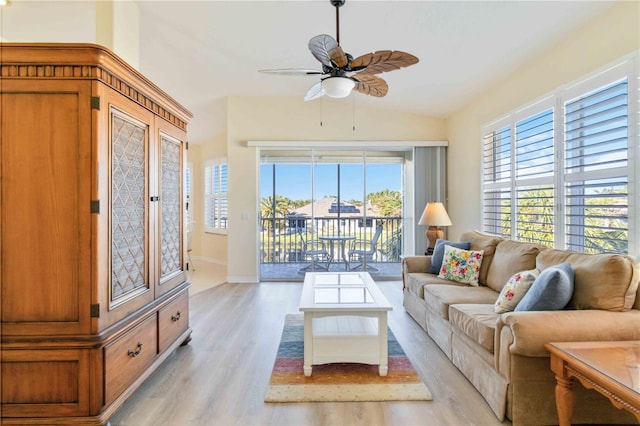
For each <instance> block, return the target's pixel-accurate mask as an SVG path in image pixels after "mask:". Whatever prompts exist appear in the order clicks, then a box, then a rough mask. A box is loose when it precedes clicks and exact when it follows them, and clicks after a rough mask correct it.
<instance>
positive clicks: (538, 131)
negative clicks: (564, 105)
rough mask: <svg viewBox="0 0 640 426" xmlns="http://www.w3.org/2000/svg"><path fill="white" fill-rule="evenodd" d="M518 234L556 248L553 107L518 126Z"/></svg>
mask: <svg viewBox="0 0 640 426" xmlns="http://www.w3.org/2000/svg"><path fill="white" fill-rule="evenodd" d="M515 139H516V143H515V145H516V158H515V161H516V171H515V172H516V179H515V186H516V207H517V210H516V213H515V214H516V235H517V238H518V239H519V240H521V241H530V242H533V243H538V244H545V245H548V246H553V225H554V212H553V209H554V203H553V200H554V198H553V197H554V189H553V188H554V145H553V139H554V138H553V108H549V109H547V110H544V111H542V112H540V113H537V114H535V115H532V116H529V117H527V118H525V119H523V120H520V121H518V122H517V123H516V137H515Z"/></svg>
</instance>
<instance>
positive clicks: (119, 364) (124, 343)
mask: <svg viewBox="0 0 640 426" xmlns="http://www.w3.org/2000/svg"><path fill="white" fill-rule="evenodd" d="M157 337H158V333H157V328H156V317H155V315H152V316H150V317H149V318H147V319H146V320H144V321H143V322H142V323H140V324H139V325H137V326H136V327H135V328H133V329H132V330H131V331H129V332H128V333H127V334H125V335H124V336H122V337H120V338H119V339H118V340H116V341H115V342H113V343H112V344H110V345H109V346H107V347H106V348H105V350H104V362H105V403H106V404H109V403H111V402H112V401H113V400H114V399H115V398H117V397H118V395H120V394H121V393H122V392H123V391H124V390H125V389H126V388H127V387H128V386H129V385H130V384H131V383H133V381H134V380H136V379H137V378H138V377H139V376H140V375H141V374H142V373H143V372H144V370H145V369H146V368H147V367H149V366H150V365H151V363H152V362H153V360H154V359H155V357H156V354H157Z"/></svg>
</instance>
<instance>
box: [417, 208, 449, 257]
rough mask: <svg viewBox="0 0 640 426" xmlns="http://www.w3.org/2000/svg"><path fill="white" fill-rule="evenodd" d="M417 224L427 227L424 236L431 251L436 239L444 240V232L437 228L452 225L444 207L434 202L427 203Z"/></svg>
mask: <svg viewBox="0 0 640 426" xmlns="http://www.w3.org/2000/svg"><path fill="white" fill-rule="evenodd" d="M418 224H419V225H427V226H428V227H429V228H427V232H426V233H425V236H426V237H427V243H428V247H427V249H428V250H433V247H434V246H435V244H436V240H437V239H438V238H444V231H443V230H442V229H440V228H438V227H439V226H451V225H452V223H451V219H449V215H448V214H447V211H446V210H445V209H444V205H443V204H442V203H438V202H435V201H432V202H429V203H427V205H426V206H425V208H424V211H423V212H422V216H420V221H419V222H418Z"/></svg>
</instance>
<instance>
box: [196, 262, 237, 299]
mask: <svg viewBox="0 0 640 426" xmlns="http://www.w3.org/2000/svg"><path fill="white" fill-rule="evenodd" d="M187 276H188V278H189V281H190V282H191V288H190V289H189V294H191V295H194V294H196V293H199V292H201V291H203V290H207V289H209V288H212V287H215V286H217V285H220V284H223V283H224V282H226V280H227V266H226V265H218V264H216V263H210V262H202V261H199V260H194V261H193V268H190V269H189V272H187Z"/></svg>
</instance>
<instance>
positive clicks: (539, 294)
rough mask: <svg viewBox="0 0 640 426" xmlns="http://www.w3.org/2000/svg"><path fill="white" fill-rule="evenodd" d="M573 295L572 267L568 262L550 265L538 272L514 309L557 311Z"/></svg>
mask: <svg viewBox="0 0 640 426" xmlns="http://www.w3.org/2000/svg"><path fill="white" fill-rule="evenodd" d="M572 295H573V268H572V267H571V264H570V263H561V264H559V265H555V266H551V267H549V268H547V269H545V270H544V271H542V272H540V275H538V278H536V280H535V281H534V282H533V284H531V288H530V289H529V291H528V292H527V294H525V295H524V297H523V298H522V300H521V301H520V303H518V306H516V309H515V311H516V312H518V311H557V310H559V309H562V308H564V307H565V306H567V304H568V303H569V300H571V296H572Z"/></svg>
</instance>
